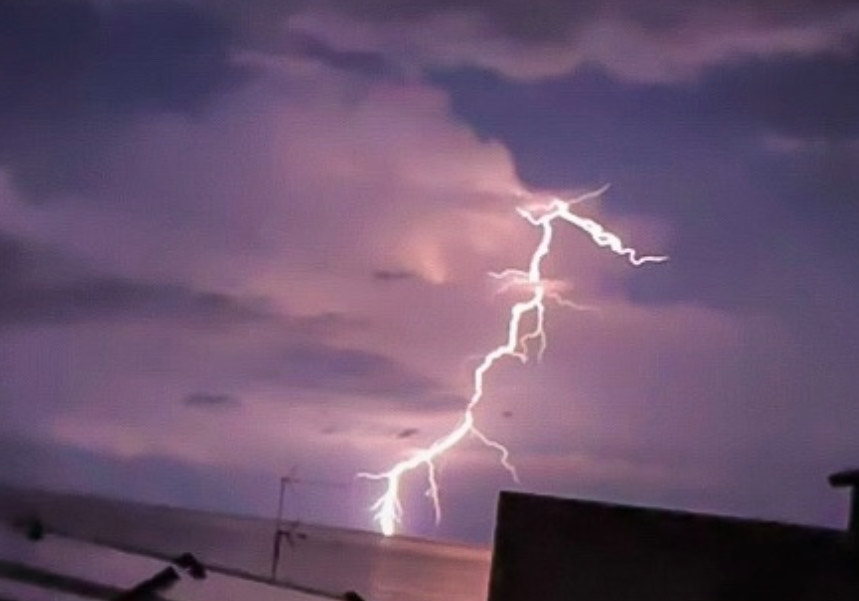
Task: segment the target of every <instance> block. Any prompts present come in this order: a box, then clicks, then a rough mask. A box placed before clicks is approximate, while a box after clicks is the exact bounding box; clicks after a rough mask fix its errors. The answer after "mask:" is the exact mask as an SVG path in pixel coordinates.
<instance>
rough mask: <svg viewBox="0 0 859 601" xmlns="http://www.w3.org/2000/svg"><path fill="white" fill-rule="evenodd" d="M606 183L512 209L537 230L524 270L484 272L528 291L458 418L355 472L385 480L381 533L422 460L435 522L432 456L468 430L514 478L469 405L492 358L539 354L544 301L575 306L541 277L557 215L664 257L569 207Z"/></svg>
mask: <svg viewBox="0 0 859 601" xmlns="http://www.w3.org/2000/svg"><path fill="white" fill-rule="evenodd" d="M607 187H608V186H605V187H603V188H600V189H598V190H595V191H593V192H589V193H587V194H583V195H581V196H578V197H576V198H573V199H571V200H562V199H560V198H557V197H553V198H551V199H550V200H549V201H548V202H544V203H542V204H538V205H532V206H529V207H528V208H524V207H518V208H517V209H516V212H517V213H518V214H519V216H520V217H522V218H523V219H525V220H526V221H527V222H528V223H529V224H531V225H532V226H534V227H536V228H538V229H539V230H540V239H539V242H538V244H537V247H536V249H535V250H534V252H533V253H532V254H531V260H530V261H529V263H528V269H527V270H521V269H505V270H504V271H501V272H496V273H491V274H490V276H491V277H494V278H496V279H499V280H502V281H503V282H504V286H505V287H508V286H517V287H524V288H526V289H527V290H529V291H530V296H529V297H528V298H527V299H526V300H523V301H520V302H517V303H515V304H513V305H512V306H511V307H510V317H509V320H508V322H507V337H506V339H505V341H504V343H503V344H500V345H499V346H497V347H495V348H494V349H492V350H491V351H489V352H488V353H486V354H485V355H484V356H483V358H482V360H481V361H480V364H479V365H478V366H477V367H476V368H475V370H474V374H473V382H472V393H471V397H470V399H469V401H468V404H467V405H466V406H465V409H464V410H463V413H462V417H461V418H460V420H459V423H458V424H457V425H456V427H454V428H453V429H452V430H451V431H450V432H448V433H447V434H445V435H444V436H442V437H441V438H438V439H436V440H435V442H433V443H432V444H430V445H429V446H427V447H426V448H423V449H419V450H417V451H415V452H414V453H413V454H412V455H411V456H410V457H409V458H407V459H404V460H403V461H400V462H399V463H397V464H395V465H394V466H393V467H392V468H391V469H389V470H388V471H386V472H382V473H376V474H374V473H367V472H361V473H359V474H358V477H359V478H365V479H369V480H383V481H385V483H386V484H387V487H386V489H385V492H384V494H382V496H380V497H379V498H378V499H377V500H376V502H375V503H374V504H373V505H372V507H371V510H372V511H373V512H374V518H375V520H376V521H377V522H378V523H379V526H380V528H381V531H382V534H384V535H385V536H391V535H393V534H394V533H395V532H396V528H397V525H398V524H399V523H400V521H401V520H402V515H403V506H402V503H401V501H400V496H399V495H400V485H401V483H402V479H403V477H404V476H405V475H406V474H407V473H409V472H411V471H413V470H416V469H418V468H420V467H422V466H424V467H426V470H427V482H428V484H429V488H428V490H427V495H428V496H429V498H430V499H431V501H432V504H433V508H434V510H435V518H436V522H437V523H438V522H439V521H440V520H441V504H440V502H439V486H438V480H437V478H436V470H435V464H434V461H435V460H436V459H437V458H438V457H440V456H441V455H443V454H444V453H446V452H447V451H449V450H451V449H452V448H453V447H454V446H456V445H457V444H458V443H459V442H461V441H462V440H463V439H464V438H465V437H466V436H468V435H469V434H470V435H472V436H474V437H475V438H477V439H478V440H479V441H480V442H482V443H483V444H485V445H486V446H488V447H491V448H492V449H495V450H496V451H498V453H499V455H500V461H501V464H502V465H503V466H504V468H505V469H506V470H507V471H508V472H510V474H511V476H512V477H513V479H514V480H516V481H517V482H518V481H519V477H518V474H517V473H516V468H515V467H514V466H513V464H512V463H510V452H509V451H508V450H507V448H506V447H505V446H504V445H502V444H501V443H499V442H496V441H495V440H492V439H491V438H489V437H488V436H486V435H485V434H484V433H483V432H481V431H480V430H479V429H478V428H477V426H476V425H475V416H474V409H475V408H476V407H477V405H478V404H479V403H480V401H481V400H482V399H483V396H484V384H485V381H486V376H487V374H488V373H489V372H490V370H491V369H492V368H493V367H494V366H495V364H496V363H497V362H498V361H500V360H501V359H503V358H505V357H511V358H515V359H518V360H519V361H521V362H522V363H525V362H526V361H527V360H528V349H529V344H530V343H533V342H534V341H536V342H537V344H538V358H539V357H542V355H543V353H544V352H545V350H546V331H545V329H544V327H543V326H544V323H545V316H546V301H547V300H552V301H555V302H557V303H559V304H561V305H565V306H573V307H575V306H576V305H574V304H573V303H571V302H570V301H568V300H566V299H564V298H563V297H562V296H561V294H560V292H559V291H558V286H557V282H556V281H553V280H547V279H544V278H543V275H542V273H541V271H540V269H541V266H542V264H543V260H544V259H545V258H546V257H547V256H548V255H549V252H550V250H551V245H552V238H553V236H554V233H555V230H554V226H555V222H556V221H558V220H560V221H563V222H566V223H569V224H572V225H574V226H576V227H577V228H579V229H580V230H582V231H583V232H584V233H586V234H587V235H588V236H589V237H590V238H591V240H592V241H593V242H594V243H595V244H596V245H597V246H599V247H602V248H607V249H608V250H610V251H611V252H613V253H614V254H617V255H620V256H622V257H624V258H626V260H627V261H629V263H631V264H632V265H634V266H636V267H637V266H640V265H643V264H645V263H659V262H662V261H665V260H666V259H667V257H663V256H649V255H644V256H640V255H638V254H637V253H636V251H635V250H634V249H632V248H629V247H626V246H624V244H623V242H622V241H621V239H620V238H619V237H618V236H617V235H616V234H613V233H611V232H610V231H608V230H606V229H605V227H603V226H602V225H601V224H599V223H598V222H596V221H594V220H592V219H588V218H585V217H581V216H580V215H577V214H576V213H574V212H573V211H572V208H571V207H572V205H574V204H577V203H580V202H582V201H585V200H589V199H593V198H596V197H599V196H600V195H601V194H602V193H603V192H605V190H606V189H607ZM526 318H528V319H530V320H531V322H532V323H533V327H532V328H530V329H527V328H526V327H525V326H524V325H523V322H524V321H525V320H526Z"/></svg>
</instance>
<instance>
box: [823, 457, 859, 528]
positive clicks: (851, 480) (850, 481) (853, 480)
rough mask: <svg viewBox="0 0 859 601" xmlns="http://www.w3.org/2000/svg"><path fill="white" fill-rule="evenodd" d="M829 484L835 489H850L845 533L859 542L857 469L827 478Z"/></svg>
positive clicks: (858, 482) (858, 474) (858, 480)
mask: <svg viewBox="0 0 859 601" xmlns="http://www.w3.org/2000/svg"><path fill="white" fill-rule="evenodd" d="M829 484H830V485H832V486H834V487H836V488H845V487H849V488H850V521H849V522H848V525H847V531H848V533H849V534H850V537H851V538H853V540H857V541H859V493H857V490H856V488H857V487H859V469H850V470H844V471H841V472H836V473H834V474H832V475H831V476H829Z"/></svg>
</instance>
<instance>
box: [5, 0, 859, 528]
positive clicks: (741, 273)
mask: <svg viewBox="0 0 859 601" xmlns="http://www.w3.org/2000/svg"><path fill="white" fill-rule="evenodd" d="M572 6H575V8H572ZM605 183H610V184H611V185H612V187H611V189H610V190H609V191H608V192H607V193H606V195H605V196H604V197H603V198H602V199H600V200H598V201H596V202H593V203H590V204H589V205H587V206H584V205H583V206H581V210H582V212H583V213H585V214H587V215H589V216H592V217H595V218H598V219H599V220H601V221H602V222H603V223H605V224H606V225H607V226H608V227H609V228H610V229H613V230H614V231H616V232H618V233H619V234H621V235H622V236H623V237H624V239H625V240H626V241H628V242H629V243H630V244H631V245H633V246H635V247H637V248H638V249H640V250H642V251H644V252H650V253H666V254H669V255H670V256H671V261H670V262H669V263H667V264H665V265H659V266H646V267H643V268H640V269H634V268H632V267H630V266H629V265H627V264H625V263H624V262H623V261H622V260H620V259H618V258H617V257H615V256H613V255H611V254H610V253H606V252H604V251H601V250H599V249H596V248H594V247H593V246H592V245H591V244H590V243H589V242H588V241H587V240H586V239H585V237H584V236H583V235H582V234H581V232H579V231H578V230H575V229H574V228H560V229H559V230H558V237H557V243H556V245H555V248H554V254H553V255H552V257H551V258H550V259H549V260H547V263H546V268H547V271H548V272H550V273H547V275H548V276H549V277H551V278H557V279H559V280H565V281H568V282H569V283H570V289H569V294H571V295H572V296H573V297H574V298H575V300H576V301H577V302H579V303H581V304H585V305H589V306H593V307H596V308H598V311H596V312H593V311H575V310H568V309H561V308H553V309H552V310H551V313H550V315H549V317H548V320H549V324H548V325H549V328H550V330H551V331H550V333H549V337H550V340H549V348H548V350H547V352H546V354H545V358H544V361H543V362H542V363H541V364H537V363H531V364H528V365H525V366H522V365H519V364H518V363H516V362H514V361H508V362H505V363H504V364H502V365H501V366H500V367H499V369H497V370H496V371H494V372H492V375H491V377H490V380H489V382H488V389H487V396H486V399H485V401H484V405H482V406H481V409H480V411H479V419H480V420H481V423H482V424H483V430H484V431H485V432H486V433H487V434H489V435H491V436H493V437H494V438H496V439H498V440H501V441H503V442H505V443H506V444H507V445H508V446H509V448H510V450H511V453H512V459H513V461H514V462H515V463H516V464H517V465H518V467H519V469H520V472H521V476H522V485H521V487H522V488H523V489H524V490H534V491H540V492H550V493H555V494H562V495H568V496H576V497H590V498H599V499H604V500H610V501H617V502H625V503H626V502H628V503H637V504H648V505H661V506H669V507H680V508H688V509H694V510H704V511H717V512H722V513H731V514H739V515H746V516H763V517H768V518H776V519H785V520H793V521H802V522H813V523H822V524H829V525H840V524H841V523H842V522H843V520H844V517H845V516H844V505H845V504H844V501H845V499H844V498H843V495H842V494H841V493H839V492H835V491H831V490H829V489H828V487H827V485H826V482H825V477H826V475H827V474H828V473H829V472H831V471H834V470H835V469H838V468H842V467H844V466H846V465H850V464H852V463H855V462H859V437H857V436H856V432H857V431H859V403H857V398H856V396H855V394H856V390H857V389H859V370H857V367H859V317H857V315H859V253H857V252H856V243H855V240H857V235H856V233H855V232H856V231H859V7H857V6H856V5H855V3H854V2H852V1H849V0H841V1H839V0H826V1H822V2H821V1H815V2H812V1H810V0H787V1H784V0H779V1H775V0H772V1H765V2H761V1H760V0H755V1H752V0H743V1H739V2H733V3H730V4H726V3H723V2H717V1H716V0H693V1H692V2H689V1H688V0H687V1H684V2H679V1H674V0H664V1H660V2H650V1H648V2H644V1H637V0H614V1H612V2H603V1H600V2H596V1H593V2H591V1H586V2H578V3H570V2H568V1H567V0H539V1H535V2H518V1H516V0H509V1H508V0H456V1H452V0H435V1H434V2H433V1H429V2H427V1H421V2H418V1H417V0H406V1H404V0H365V1H363V2H360V3H358V2H333V1H332V2H327V1H325V0H315V1H314V0H309V1H301V0H295V1H288V0H287V1H284V2H279V3H278V2H271V1H267V0H245V1H243V2H241V3H239V2H227V1H226V0H223V1H222V0H218V1H206V2H203V1H202V0H200V1H193V0H186V1H182V0H176V1H165V0H139V1H133V0H132V1H119V0H108V1H106V2H103V1H100V2H95V1H86V0H50V1H47V0H44V1H33V2H16V1H14V0H0V276H2V277H0V457H2V458H3V461H2V465H3V467H2V470H3V471H2V473H0V478H2V479H4V480H8V481H13V482H18V483H26V484H35V485H42V486H54V487H63V488H74V489H77V490H83V491H91V492H99V493H107V494H112V495H122V496H127V497H132V498H137V499H141V500H147V501H158V502H166V503H172V504H182V505H191V506H198V507H208V508H215V509H221V510H228V511H242V512H256V513H265V514H270V513H271V512H272V511H273V505H274V504H275V502H276V498H277V497H276V495H277V478H278V477H279V476H280V475H281V474H284V473H287V472H288V471H289V470H290V469H291V468H292V467H293V466H297V470H298V472H299V473H300V474H302V475H304V477H306V478H313V479H321V480H328V481H333V482H346V483H349V485H348V486H346V487H345V488H342V489H325V490H323V489H321V488H319V487H314V486H312V485H310V484H305V485H299V486H296V489H295V491H294V493H293V494H292V496H291V497H290V504H291V509H290V511H291V512H292V513H293V514H294V515H297V516H298V517H302V518H303V519H314V520H318V521H324V522H328V523H334V524H348V525H352V526H359V527H365V528H369V527H372V522H371V518H370V513H369V509H368V506H369V504H370V502H371V501H372V499H373V498H374V497H375V496H377V495H378V494H380V493H381V492H382V490H381V486H380V485H378V483H370V482H358V483H354V482H353V476H354V474H355V473H356V472H358V471H362V470H370V471H376V470H383V469H385V468H386V467H389V466H390V465H391V464H392V462H393V461H395V460H397V459H400V458H402V457H405V456H407V454H408V453H409V452H410V450H412V449H415V448H417V447H418V446H420V445H422V444H426V443H427V442H429V441H431V440H433V439H434V438H436V437H437V436H439V435H441V434H444V433H445V432H446V431H447V430H449V429H450V428H451V427H452V426H453V425H454V424H455V423H456V420H457V418H458V416H459V412H460V410H461V407H462V406H463V403H464V402H465V399H466V398H467V396H468V395H469V393H470V371H471V370H472V369H473V368H474V367H475V365H476V362H477V360H478V358H479V357H480V355H481V354H482V353H485V352H486V351H488V350H490V349H491V348H492V347H494V346H496V345H497V344H500V343H501V342H503V337H504V334H505V327H506V324H505V319H506V311H507V308H508V307H509V304H510V303H511V302H513V301H514V300H515V298H516V297H515V295H514V294H511V293H498V291H497V283H495V282H493V280H492V279H491V278H489V277H488V276H487V272H489V271H492V270H500V269H503V268H505V267H518V268H523V267H525V266H526V263H527V260H528V258H529V255H530V253H531V252H532V250H533V248H534V245H535V243H536V231H535V230H534V229H533V228H531V227H529V226H528V225H527V224H526V223H525V222H524V221H522V220H521V219H520V218H519V217H518V216H517V215H516V213H515V212H514V207H515V206H516V202H517V196H516V193H517V191H519V190H522V189H528V190H535V191H542V192H557V193H563V194H575V193H577V192H582V191H585V190H589V189H593V188H596V187H599V186H601V185H603V184H605ZM439 468H440V472H439V477H440V482H441V485H442V489H443V490H442V504H443V509H444V512H445V515H444V517H443V521H442V523H441V525H440V526H438V527H435V526H434V525H433V520H432V512H431V505H430V504H429V503H428V502H427V500H426V499H425V498H424V497H423V493H424V490H425V487H426V482H425V480H424V474H422V473H418V474H415V476H414V477H412V478H409V479H407V480H406V482H405V487H406V491H405V496H406V497H407V514H406V518H405V523H404V530H405V531H406V532H408V533H411V534H418V535H424V536H432V537H440V538H456V539H465V540H474V541H486V540H488V537H489V535H490V532H491V525H492V522H493V511H494V502H495V495H496V493H497V491H498V490H499V488H502V487H513V486H514V484H513V483H512V482H510V480H509V478H508V475H507V473H506V472H504V470H502V469H501V468H500V467H499V465H498V463H497V455H496V454H495V453H493V452H492V451H491V450H489V449H487V448H485V447H483V446H481V445H480V444H479V443H477V442H476V441H471V442H467V443H466V444H464V445H463V446H461V447H458V448H457V449H456V450H455V451H454V452H453V453H451V454H450V455H449V457H447V458H446V459H445V460H443V461H441V462H440V464H439Z"/></svg>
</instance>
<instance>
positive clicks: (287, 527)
mask: <svg viewBox="0 0 859 601" xmlns="http://www.w3.org/2000/svg"><path fill="white" fill-rule="evenodd" d="M297 486H312V487H316V488H347V486H348V485H347V484H345V483H343V482H334V481H331V480H315V479H305V478H302V477H300V476H299V475H298V466H297V465H294V466H292V468H290V470H289V473H288V474H287V475H285V476H281V477H280V491H279V493H278V499H277V519H276V521H275V528H274V542H273V546H272V554H271V579H272V580H276V579H277V567H278V565H279V564H280V554H281V549H282V545H283V541H284V540H285V541H286V542H287V544H289V547H290V548H291V549H294V548H295V544H296V541H299V540H307V533H305V532H303V531H302V530H301V526H302V523H301V519H300V517H299V511H298V510H297V508H295V512H294V514H293V515H294V518H293V519H287V518H286V517H285V516H284V502H285V501H286V490H287V488H289V489H290V490H291V491H293V492H294V491H295V487H297ZM294 498H296V499H297V495H296V496H295V497H294ZM296 504H297V503H296Z"/></svg>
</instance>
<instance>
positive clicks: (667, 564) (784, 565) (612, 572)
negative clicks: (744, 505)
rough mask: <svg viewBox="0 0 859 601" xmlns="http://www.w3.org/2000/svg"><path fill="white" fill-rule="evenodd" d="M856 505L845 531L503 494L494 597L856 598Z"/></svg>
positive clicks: (643, 600)
mask: <svg viewBox="0 0 859 601" xmlns="http://www.w3.org/2000/svg"><path fill="white" fill-rule="evenodd" d="M830 482H831V483H832V484H833V485H834V486H851V487H855V486H856V484H857V482H859V472H856V471H853V472H842V473H841V474H836V475H835V476H833V477H832V478H830ZM852 507H853V515H852V516H851V528H850V529H849V530H848V531H840V530H832V529H826V528H814V527H805V526H796V525H786V524H781V523H774V522H764V521H755V520H743V519H733V518H725V517H717V516H710V515H700V514H693V513H684V512H676V511H666V510H660V509H650V508H637V507H628V506H620V505H610V504H604V503H596V502H590V501H579V500H568V499H558V498H551V497H541V496H536V495H529V494H520V493H509V492H505V493H502V494H501V497H500V500H499V507H498V517H497V526H496V532H495V548H494V554H493V558H492V570H491V579H490V585H489V589H490V590H489V601H536V600H539V601H847V600H851V601H856V600H859V536H856V534H857V530H856V528H857V525H859V524H857V522H859V520H857V517H859V516H857V499H856V495H855V493H854V499H853V506H852Z"/></svg>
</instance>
